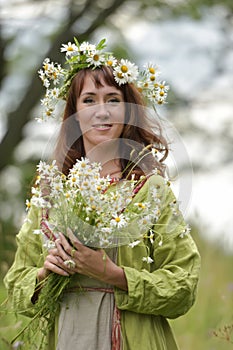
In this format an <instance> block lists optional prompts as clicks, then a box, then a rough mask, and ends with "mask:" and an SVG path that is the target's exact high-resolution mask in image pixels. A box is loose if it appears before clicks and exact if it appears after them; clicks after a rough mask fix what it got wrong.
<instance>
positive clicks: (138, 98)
mask: <svg viewBox="0 0 233 350" xmlns="http://www.w3.org/2000/svg"><path fill="white" fill-rule="evenodd" d="M87 76H91V77H92V79H93V81H94V83H95V84H96V86H97V87H100V86H102V82H103V81H104V82H105V83H106V84H107V85H109V86H114V87H116V88H117V89H118V90H121V91H122V94H123V99H124V102H125V106H126V108H125V111H126V112H125V124H124V128H123V132H122V135H121V137H120V140H119V141H120V163H121V168H122V174H123V175H122V176H123V177H124V178H126V177H127V176H129V174H132V172H133V173H134V174H135V175H136V176H137V177H138V176H141V175H143V174H145V173H150V172H151V171H152V170H153V168H157V169H158V170H159V171H160V173H161V175H163V173H164V169H165V166H164V164H163V161H164V160H165V159H166V157H167V155H168V143H167V141H166V139H165V138H164V137H163V135H162V130H161V126H160V124H159V122H158V120H154V121H153V123H152V122H151V121H150V120H149V118H148V116H147V115H146V109H145V102H144V100H143V97H142V95H141V93H140V92H139V91H138V89H137V88H136V87H135V85H134V84H128V83H127V84H124V85H121V86H119V85H118V84H117V82H116V81H115V79H114V76H113V73H112V69H111V67H107V66H103V67H101V68H96V69H95V70H91V69H83V70H80V71H79V72H78V73H77V74H76V75H75V77H74V79H73V80H72V83H71V86H70V89H69V93H68V96H67V101H66V106H65V111H64V115H63V123H62V126H61V130H60V134H59V137H58V142H57V146H56V148H55V154H54V156H55V159H56V160H57V162H58V165H59V167H60V169H61V171H62V172H63V173H64V174H66V175H67V174H68V172H69V169H70V168H71V167H72V166H73V165H74V163H75V162H76V160H77V159H81V157H85V149H84V144H83V138H82V133H81V130H80V126H79V122H78V121H77V118H75V114H76V113H77V109H76V104H77V98H79V96H80V94H81V92H82V89H83V86H84V82H85V78H86V77H87ZM155 119H157V118H155ZM152 146H153V147H155V148H156V149H157V150H158V151H159V152H161V153H162V158H161V159H160V160H159V161H156V159H155V158H154V157H153V156H152V155H151V152H150V150H151V147H152ZM132 170H133V171H132Z"/></svg>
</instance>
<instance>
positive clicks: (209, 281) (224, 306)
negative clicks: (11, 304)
mask: <svg viewBox="0 0 233 350" xmlns="http://www.w3.org/2000/svg"><path fill="white" fill-rule="evenodd" d="M194 239H195V241H196V243H197V245H198V248H199V251H200V253H201V257H202V268H201V277H200V283H199V290H198V298H197V301H196V303H195V305H194V306H193V307H192V309H191V310H190V311H189V312H188V313H187V314H186V315H184V316H182V317H180V318H178V319H176V320H172V321H170V323H171V325H172V327H173V329H174V332H175V335H176V338H177V341H178V344H179V346H180V349H181V350H219V349H221V350H232V349H233V329H232V328H231V326H232V325H233V277H232V260H233V256H232V255H229V254H226V253H225V252H224V251H223V250H221V249H220V248H219V247H218V246H217V245H214V244H213V243H210V242H208V241H206V240H204V239H203V238H200V237H198V236H196V235H195V234H194ZM5 298H6V291H5V290H4V288H3V285H2V284H0V302H1V301H3V300H4V299H5ZM25 322H26V318H23V317H21V318H18V319H17V318H16V317H15V316H14V315H13V314H10V313H9V314H2V315H1V317H0V349H1V350H9V349H13V348H12V347H11V346H10V340H11V339H12V338H13V336H14V335H16V334H17V332H18V331H19V330H20V329H21V327H22V324H24V323H25ZM227 326H229V328H227ZM224 327H225V328H224ZM218 329H221V330H222V331H223V334H222V335H221V334H220V333H221V332H220V331H219V332H218V333H219V334H218V337H216V336H214V331H218ZM224 332H225V333H224ZM221 336H223V338H224V339H221ZM227 337H229V339H227Z"/></svg>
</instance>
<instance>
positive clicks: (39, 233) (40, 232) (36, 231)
mask: <svg viewBox="0 0 233 350" xmlns="http://www.w3.org/2000/svg"><path fill="white" fill-rule="evenodd" d="M42 233H43V232H42V230H40V229H39V230H33V234H34V235H41V234H42Z"/></svg>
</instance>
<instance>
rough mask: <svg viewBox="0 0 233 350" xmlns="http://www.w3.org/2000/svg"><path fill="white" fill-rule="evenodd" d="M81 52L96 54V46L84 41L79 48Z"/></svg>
mask: <svg viewBox="0 0 233 350" xmlns="http://www.w3.org/2000/svg"><path fill="white" fill-rule="evenodd" d="M79 51H80V52H82V53H88V52H94V51H96V46H95V45H93V44H90V43H89V42H87V41H84V42H83V43H82V44H81V45H80V46H79Z"/></svg>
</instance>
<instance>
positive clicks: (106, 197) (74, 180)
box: [27, 158, 160, 248]
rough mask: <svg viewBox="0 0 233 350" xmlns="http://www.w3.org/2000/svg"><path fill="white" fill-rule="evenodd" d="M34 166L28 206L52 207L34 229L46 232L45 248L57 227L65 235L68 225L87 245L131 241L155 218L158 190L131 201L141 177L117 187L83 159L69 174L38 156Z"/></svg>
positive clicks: (53, 237) (139, 236)
mask: <svg viewBox="0 0 233 350" xmlns="http://www.w3.org/2000/svg"><path fill="white" fill-rule="evenodd" d="M37 170H38V172H39V175H38V177H37V180H36V187H33V188H32V198H31V200H30V202H29V201H27V206H28V207H30V206H31V205H34V206H36V207H39V208H42V209H47V210H48V211H49V212H50V215H48V216H47V220H43V221H42V227H41V228H40V229H39V230H35V231H34V233H35V234H42V235H44V233H46V234H45V235H44V236H45V240H46V241H45V245H46V246H47V247H51V246H52V245H53V240H54V239H55V238H56V236H57V234H58V233H59V232H62V233H63V234H64V235H66V233H67V230H71V231H72V232H73V234H74V235H75V236H76V237H77V238H78V239H79V240H80V241H81V242H82V243H83V244H84V245H87V246H89V247H95V248H112V247H115V246H119V245H122V244H131V243H133V242H134V241H135V240H138V239H141V238H143V236H144V234H145V232H147V231H148V229H149V227H151V226H152V225H153V223H154V220H155V213H159V202H160V201H159V198H158V196H157V193H154V195H152V200H150V202H148V203H138V202H133V198H134V196H135V193H136V192H137V188H138V186H140V184H141V183H142V182H143V181H145V178H144V180H143V178H142V179H141V180H139V181H136V180H134V179H132V180H129V181H121V184H120V186H119V185H118V182H114V181H113V180H112V179H111V178H110V177H105V178H103V177H101V176H100V170H101V166H100V164H99V163H91V162H90V161H89V160H88V159H84V158H82V159H81V160H77V161H76V163H75V164H74V166H73V167H72V168H71V169H70V172H69V174H68V176H67V177H66V176H65V175H64V174H62V173H61V172H60V171H59V170H58V167H57V165H56V162H55V161H53V163H52V164H47V163H45V162H42V161H41V162H40V163H39V165H38V166H37ZM151 212H153V215H151V214H150V213H151ZM135 225H137V230H135ZM132 227H133V228H134V229H133V230H132V229H131V228H132Z"/></svg>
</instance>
